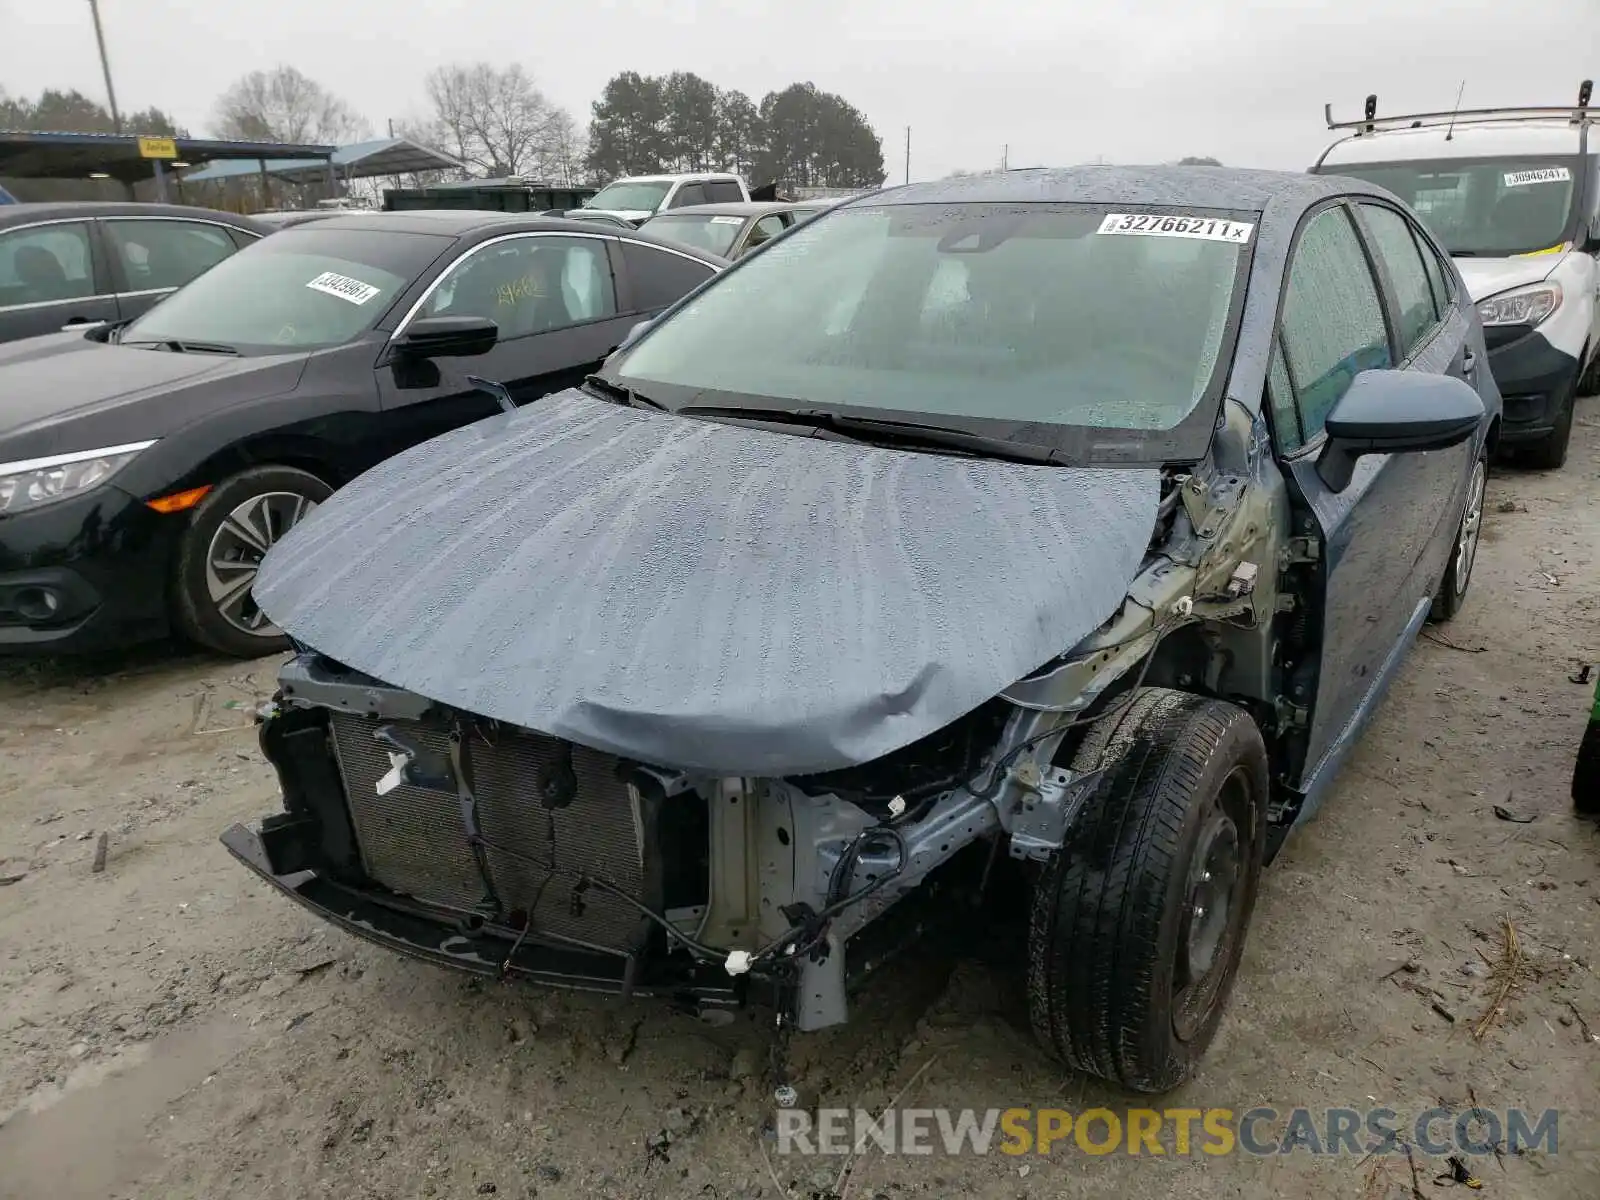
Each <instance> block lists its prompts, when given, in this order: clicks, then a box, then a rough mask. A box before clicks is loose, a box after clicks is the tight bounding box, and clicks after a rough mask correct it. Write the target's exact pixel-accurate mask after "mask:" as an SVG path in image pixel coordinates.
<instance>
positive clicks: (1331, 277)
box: [1283, 208, 1393, 441]
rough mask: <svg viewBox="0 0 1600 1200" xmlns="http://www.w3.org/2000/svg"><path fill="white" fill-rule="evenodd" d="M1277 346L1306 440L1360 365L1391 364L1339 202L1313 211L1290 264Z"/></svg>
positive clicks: (1369, 282)
mask: <svg viewBox="0 0 1600 1200" xmlns="http://www.w3.org/2000/svg"><path fill="white" fill-rule="evenodd" d="M1283 346H1284V353H1285V355H1286V357H1287V360H1288V367H1289V376H1290V379H1291V380H1292V382H1293V384H1294V395H1295V403H1296V405H1297V406H1298V408H1299V411H1300V423H1301V428H1302V431H1303V435H1304V438H1305V440H1306V441H1310V440H1312V439H1314V438H1315V437H1316V436H1317V435H1318V434H1320V433H1321V432H1322V426H1323V422H1324V421H1325V420H1326V419H1327V416H1328V413H1330V412H1331V411H1332V410H1333V406H1334V405H1335V404H1337V403H1338V402H1339V399H1340V397H1342V396H1343V395H1344V394H1345V392H1346V391H1348V390H1349V388H1350V382H1351V380H1353V379H1354V378H1355V377H1356V375H1358V374H1359V373H1360V372H1362V371H1366V370H1371V369H1374V368H1381V367H1389V366H1392V365H1393V363H1392V360H1391V356H1390V354H1389V338H1388V333H1387V331H1386V330H1385V328H1384V322H1383V309H1382V308H1381V307H1380V305H1379V302H1378V287H1377V284H1376V283H1374V282H1373V278H1372V271H1371V269H1370V268H1369V267H1368V266H1367V259H1366V255H1365V254H1364V253H1363V252H1362V249H1361V243H1360V241H1359V240H1358V239H1357V238H1356V231H1355V228H1354V226H1352V225H1351V224H1350V218H1349V216H1348V215H1347V214H1346V212H1345V211H1344V209H1342V208H1330V209H1326V210H1325V211H1323V212H1321V213H1318V214H1317V215H1316V216H1314V217H1312V218H1311V221H1310V223H1309V224H1307V225H1306V227H1305V229H1304V231H1302V233H1301V235H1300V243H1299V245H1298V246H1297V247H1296V248H1295V254H1294V262H1293V265H1291V266H1290V268H1289V285H1288V292H1287V294H1286V296H1285V297H1284V303H1283Z"/></svg>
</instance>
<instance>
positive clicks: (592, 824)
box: [331, 713, 656, 952]
mask: <svg viewBox="0 0 1600 1200" xmlns="http://www.w3.org/2000/svg"><path fill="white" fill-rule="evenodd" d="M331 722H332V727H333V735H334V744H335V747H336V749H337V752H338V756H339V769H340V771H341V772H342V773H343V775H344V783H345V792H346V795H347V796H348V797H349V803H350V814H351V818H352V820H353V822H354V824H355V831H356V840H357V842H358V843H359V845H360V848H361V859H362V864H363V866H364V867H365V869H366V872H367V874H368V875H369V876H371V878H372V879H374V880H376V881H377V882H378V883H381V884H382V885H383V886H384V887H386V888H388V889H389V890H390V891H393V892H397V893H400V894H401V895H406V896H411V897H413V898H415V899H417V900H421V901H425V902H427V903H430V904H436V905H444V906H447V907H449V908H453V909H459V910H462V911H463V912H465V911H469V910H471V909H473V908H474V907H475V906H476V905H477V904H478V902H479V900H481V899H482V898H483V894H484V888H483V882H482V877H481V875H480V874H479V871H478V867H477V863H476V860H475V858H474V856H473V853H472V849H471V847H470V845H469V844H468V842H467V837H466V833H465V831H464V830H463V829H462V825H461V810H460V805H459V803H458V801H457V799H456V797H455V796H453V795H446V794H444V793H443V792H435V791H425V790H423V789H421V788H415V787H411V786H409V785H402V786H400V787H397V788H395V789H394V790H393V791H391V792H389V793H388V794H387V795H383V796H380V795H378V793H377V789H376V785H377V782H378V780H379V779H381V778H382V777H383V775H384V774H385V773H386V772H387V771H388V770H389V757H388V754H387V753H386V751H385V748H384V747H383V746H382V745H381V744H379V743H378V742H376V741H374V740H373V737H372V735H373V732H374V731H375V730H376V729H378V728H379V726H381V725H383V724H384V723H385V722H383V721H380V720H375V719H373V718H370V717H365V716H358V715H355V714H351V713H333V714H332V715H331ZM391 724H393V725H394V726H395V728H396V730H397V732H402V733H403V734H404V736H405V737H406V738H407V740H409V741H411V742H412V743H414V744H415V745H416V746H417V747H418V748H419V749H421V750H423V751H425V752H431V753H434V754H438V755H441V756H442V757H443V758H444V760H445V761H448V760H449V752H450V741H449V733H448V731H447V730H446V729H444V728H442V727H440V726H437V725H430V724H422V723H413V722H391ZM494 743H495V744H493V745H490V744H489V743H488V742H487V741H485V740H484V738H483V737H482V736H479V737H475V738H474V739H473V742H472V744H471V747H470V763H471V773H472V777H473V783H474V788H473V790H474V793H475V794H476V796H477V799H478V827H479V829H480V830H481V831H482V833H483V837H484V839H485V841H486V842H488V843H490V844H491V847H495V846H498V847H504V848H505V849H506V850H510V851H512V852H513V853H509V854H508V853H505V852H504V851H503V850H497V849H494V848H491V849H490V850H489V852H488V855H489V869H490V873H491V876H492V878H493V882H494V887H495V892H496V894H497V895H498V896H499V898H500V900H501V902H502V903H503V905H504V906H505V909H506V911H507V913H508V914H515V913H531V914H532V924H533V931H534V932H535V933H537V932H541V931H542V932H547V933H552V934H557V935H560V936H561V937H565V938H574V939H577V940H579V941H581V942H584V943H587V944H589V945H593V946H600V947H604V948H606V949H611V950H616V951H621V952H627V951H632V950H636V949H638V948H639V947H640V946H641V945H642V944H643V941H644V937H645V934H646V933H647V932H648V925H647V924H646V922H645V921H644V919H643V918H642V917H641V916H640V914H639V912H638V910H636V909H634V908H631V907H629V906H628V905H627V904H626V903H625V902H623V901H622V900H619V899H618V898H617V897H615V896H609V895H607V894H605V893H604V892H602V891H600V890H599V889H597V888H589V889H588V890H587V891H586V892H585V893H584V894H583V896H582V902H581V914H575V913H574V911H573V891H574V884H575V882H576V879H575V874H574V873H575V872H587V873H592V874H594V875H598V876H600V877H602V878H604V879H606V880H608V881H610V882H611V883H614V884H616V885H617V886H618V887H619V888H622V889H623V890H624V891H626V892H627V893H628V894H629V895H631V896H634V897H635V898H637V899H638V900H640V901H642V902H644V903H653V902H656V898H655V897H653V896H652V895H650V894H649V890H650V889H649V888H648V885H647V882H646V878H647V877H646V872H645V870H644V867H643V864H642V863H641V847H640V835H639V832H638V826H637V825H636V823H635V822H636V817H637V814H636V809H635V806H634V803H633V800H632V799H631V797H630V796H629V792H628V787H627V785H626V784H625V783H624V782H622V780H620V779H619V778H618V777H617V773H616V766H617V760H616V759H615V758H614V757H612V756H610V755H607V754H601V753H599V752H597V751H594V750H589V749H587V748H585V747H583V746H574V747H573V752H572V766H573V771H574V772H575V774H576V775H577V779H578V789H577V796H576V798H575V799H574V800H573V802H572V803H571V804H570V805H568V806H567V807H565V808H557V809H550V808H546V807H545V806H544V805H543V804H542V803H540V801H539V799H538V796H537V785H536V780H537V779H538V777H539V771H540V768H541V767H543V766H545V765H546V764H547V763H549V762H551V761H552V760H553V759H554V758H555V757H556V755H557V754H558V753H559V747H560V743H559V742H558V741H557V740H556V739H554V738H550V737H545V736H544V735H542V734H536V733H528V732H524V731H521V730H511V729H506V728H504V727H502V728H501V730H500V731H499V733H498V734H497V735H496V736H495V739H494ZM552 861H554V863H555V864H556V865H557V866H558V867H559V868H560V870H559V871H557V872H554V873H552V872H551V871H549V870H547V869H545V866H544V864H548V863H550V862H552Z"/></svg>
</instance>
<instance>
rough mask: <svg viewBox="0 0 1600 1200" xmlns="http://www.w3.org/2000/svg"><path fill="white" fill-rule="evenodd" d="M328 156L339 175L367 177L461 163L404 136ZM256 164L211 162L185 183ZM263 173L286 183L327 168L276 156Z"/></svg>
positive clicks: (312, 179) (232, 174) (247, 171)
mask: <svg viewBox="0 0 1600 1200" xmlns="http://www.w3.org/2000/svg"><path fill="white" fill-rule="evenodd" d="M331 149H332V153H331V155H330V159H331V161H332V163H333V166H334V169H335V170H337V171H338V172H339V175H340V177H341V178H343V179H346V180H349V179H370V178H374V177H377V176H383V175H409V174H411V173H413V172H416V171H458V170H460V169H461V164H460V163H459V162H457V161H456V160H455V159H453V158H450V157H449V156H448V155H444V154H441V153H439V151H437V150H431V149H429V148H428V147H427V146H423V145H421V144H419V143H417V142H413V141H410V140H409V139H407V138H380V139H378V140H376V141H370V142H354V143H352V144H351V145H348V146H338V147H333V148H331ZM258 169H259V168H258V167H257V166H256V165H255V164H254V163H249V162H215V163H212V164H211V165H210V166H208V167H205V168H202V169H201V170H198V171H190V172H189V173H188V174H186V175H184V177H183V181H184V182H185V183H221V182H223V181H225V180H228V179H237V178H240V177H242V176H245V175H253V174H255V173H256V172H257V170H258ZM266 171H267V174H268V175H270V176H272V178H274V179H282V180H285V181H287V182H290V183H318V182H320V181H321V180H322V179H323V178H324V175H325V172H326V171H327V165H326V163H325V162H322V161H318V160H316V159H310V158H307V159H306V160H304V161H296V160H295V159H293V158H289V157H287V156H278V161H277V162H269V163H267V165H266Z"/></svg>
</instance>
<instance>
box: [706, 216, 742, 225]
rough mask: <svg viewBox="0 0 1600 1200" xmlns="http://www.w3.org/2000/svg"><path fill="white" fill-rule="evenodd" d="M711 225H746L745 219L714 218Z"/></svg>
mask: <svg viewBox="0 0 1600 1200" xmlns="http://www.w3.org/2000/svg"><path fill="white" fill-rule="evenodd" d="M711 223H712V224H713V225H743V224H744V218H743V217H712V218H711Z"/></svg>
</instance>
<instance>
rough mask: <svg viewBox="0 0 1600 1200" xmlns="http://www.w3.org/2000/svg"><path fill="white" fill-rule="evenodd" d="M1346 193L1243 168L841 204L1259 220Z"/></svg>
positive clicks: (1003, 175) (919, 188)
mask: <svg viewBox="0 0 1600 1200" xmlns="http://www.w3.org/2000/svg"><path fill="white" fill-rule="evenodd" d="M1344 190H1346V188H1345V187H1343V186H1341V185H1337V184H1334V183H1332V182H1331V181H1329V180H1327V179H1324V178H1319V177H1318V176H1315V175H1308V174H1305V173H1303V172H1298V171H1260V170H1254V169H1250V168H1244V167H1188V166H1186V167H1179V166H1157V167H1113V166H1099V165H1091V166H1082V167H1037V168H1027V169H1021V170H1015V171H990V172H988V173H986V174H982V175H964V176H959V177H957V178H954V179H941V180H938V181H936V182H932V183H912V184H903V185H901V186H899V187H893V188H889V189H886V190H884V191H879V192H869V193H868V194H866V195H864V196H857V197H855V198H853V199H849V200H845V201H844V202H843V203H842V204H840V205H839V207H840V208H846V209H848V208H855V207H864V206H868V205H880V204H950V203H962V202H965V203H978V204H982V203H995V204H1019V203H1029V202H1033V203H1057V204H1073V203H1077V204H1128V205H1136V204H1151V205H1184V206H1187V207H1191V208H1230V209H1245V210H1250V211H1255V212H1260V211H1262V210H1263V209H1265V208H1266V207H1267V206H1268V205H1269V204H1270V203H1272V202H1274V201H1276V202H1278V203H1279V204H1280V205H1287V206H1291V207H1292V206H1295V205H1300V206H1304V205H1308V204H1314V203H1316V201H1318V200H1321V199H1323V198H1325V197H1327V196H1330V195H1336V194H1338V193H1339V192H1341V191H1344Z"/></svg>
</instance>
